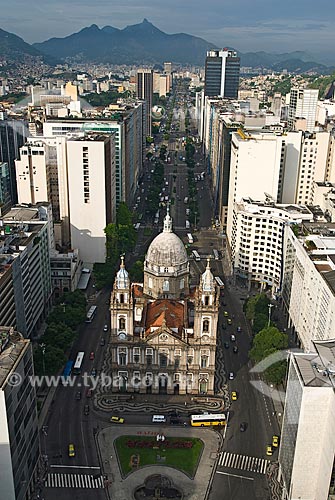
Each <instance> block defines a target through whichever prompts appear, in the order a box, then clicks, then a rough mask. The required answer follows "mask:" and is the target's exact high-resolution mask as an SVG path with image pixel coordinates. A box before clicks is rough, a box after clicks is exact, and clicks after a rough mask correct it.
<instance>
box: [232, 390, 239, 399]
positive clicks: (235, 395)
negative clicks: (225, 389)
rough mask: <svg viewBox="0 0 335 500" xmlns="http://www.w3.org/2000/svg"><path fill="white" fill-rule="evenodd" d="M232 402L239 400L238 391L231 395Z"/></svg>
mask: <svg viewBox="0 0 335 500" xmlns="http://www.w3.org/2000/svg"><path fill="white" fill-rule="evenodd" d="M231 400H232V401H237V400H238V395H237V392H236V391H232V393H231Z"/></svg>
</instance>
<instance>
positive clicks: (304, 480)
mask: <svg viewBox="0 0 335 500" xmlns="http://www.w3.org/2000/svg"><path fill="white" fill-rule="evenodd" d="M334 346H335V341H334V340H331V341H329V342H316V343H315V344H314V347H313V351H314V353H313V354H312V353H311V354H303V353H295V354H291V357H290V365H289V372H288V379H287V390H286V397H285V410H284V416H283V425H282V433H281V443H280V449H279V464H280V475H281V477H282V478H283V482H284V490H283V495H282V498H283V500H284V499H287V500H296V499H298V498H301V499H304V500H328V499H330V498H333V497H332V496H330V495H331V494H334V491H335V475H334V465H335V462H334V455H335V434H334V429H333V427H334V421H335V393H334V389H335V378H334V377H335V358H334ZM315 351H316V352H315Z"/></svg>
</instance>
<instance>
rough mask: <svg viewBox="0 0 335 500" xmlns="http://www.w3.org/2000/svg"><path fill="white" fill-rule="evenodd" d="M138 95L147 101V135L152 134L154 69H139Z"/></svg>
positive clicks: (137, 76) (137, 77)
mask: <svg viewBox="0 0 335 500" xmlns="http://www.w3.org/2000/svg"><path fill="white" fill-rule="evenodd" d="M136 97H137V98H138V99H141V100H143V101H145V103H146V127H145V129H146V130H145V133H146V135H150V136H151V121H152V120H151V109H152V97H153V71H152V69H139V70H138V71H137V73H136Z"/></svg>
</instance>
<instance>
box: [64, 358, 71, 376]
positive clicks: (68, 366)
mask: <svg viewBox="0 0 335 500" xmlns="http://www.w3.org/2000/svg"><path fill="white" fill-rule="evenodd" d="M72 368H73V361H71V360H70V361H68V362H67V363H66V365H65V368H64V370H63V373H62V377H64V379H67V378H68V377H69V376H70V375H71V372H72Z"/></svg>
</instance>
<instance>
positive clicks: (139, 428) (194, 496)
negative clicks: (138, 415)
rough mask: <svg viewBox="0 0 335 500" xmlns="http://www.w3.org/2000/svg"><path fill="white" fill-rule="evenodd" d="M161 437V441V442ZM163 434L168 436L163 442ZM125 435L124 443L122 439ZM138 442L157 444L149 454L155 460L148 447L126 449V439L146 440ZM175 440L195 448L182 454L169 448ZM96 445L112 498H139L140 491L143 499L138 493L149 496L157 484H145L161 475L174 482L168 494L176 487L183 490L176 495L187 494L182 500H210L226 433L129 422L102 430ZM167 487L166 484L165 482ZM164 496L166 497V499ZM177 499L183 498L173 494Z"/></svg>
mask: <svg viewBox="0 0 335 500" xmlns="http://www.w3.org/2000/svg"><path fill="white" fill-rule="evenodd" d="M158 435H159V436H160V438H159V439H157V436H158ZM162 436H164V437H165V439H164V440H162ZM120 437H122V438H124V440H119V438H120ZM139 438H146V439H148V440H151V441H154V446H152V447H151V451H150V452H151V453H152V455H151V459H150V460H149V458H150V455H148V451H149V449H148V450H147V449H146V448H145V449H144V448H143V445H142V447H141V446H137V447H133V448H129V449H128V450H126V448H125V440H127V441H128V440H131V441H141V439H139ZM175 438H177V441H176V442H179V443H184V446H185V443H186V442H188V443H189V442H191V443H192V447H191V448H181V449H180V448H179V449H177V450H176V449H174V448H172V449H170V448H168V445H166V441H169V440H172V442H174V441H175ZM96 442H97V446H98V453H99V457H100V464H101V471H102V473H103V474H104V475H105V476H106V478H107V481H106V484H107V485H108V486H107V488H108V495H109V498H112V499H113V500H131V499H133V500H134V499H135V498H136V497H135V492H136V494H137V498H141V496H139V497H138V495H141V494H142V493H143V492H145V493H149V492H148V491H147V489H151V490H152V483H151V482H150V483H149V484H148V483H147V484H146V480H147V479H148V478H149V477H150V476H155V475H158V476H161V477H163V476H164V477H165V478H167V479H168V480H169V481H170V482H171V483H170V486H169V487H167V489H166V488H164V494H165V493H166V495H169V494H170V493H171V491H170V489H169V488H170V487H171V488H172V489H176V490H178V491H177V494H179V493H180V494H181V495H182V496H181V497H180V498H183V499H185V500H186V499H187V500H200V499H203V498H206V495H207V493H208V490H209V488H210V483H211V481H212V479H213V473H214V472H215V467H216V463H217V460H218V458H219V451H220V448H221V445H222V435H221V434H220V432H216V431H214V429H213V428H211V429H209V428H200V427H184V426H169V425H163V426H162V425H160V426H154V425H152V424H148V425H136V426H134V425H127V424H126V423H125V424H123V425H110V426H108V427H104V428H102V429H99V431H98V432H97V433H96ZM116 442H117V443H118V444H117V446H116ZM151 445H152V443H151ZM178 446H182V445H178ZM187 446H190V445H189V444H188V445H187ZM154 447H155V449H153V448H154ZM120 450H121V451H120ZM163 450H165V451H163ZM166 450H169V452H167V451H166ZM177 451H178V452H179V451H180V452H183V453H185V455H180V454H179V453H178V455H177ZM178 457H179V458H178ZM123 464H125V465H123ZM191 464H193V465H191ZM164 485H165V486H166V483H165V482H164ZM143 488H144V490H143ZM157 489H158V486H157V487H156V488H155V487H154V488H153V491H154V492H155V494H156V493H157ZM162 491H163V490H162ZM142 497H143V496H142ZM156 497H157V495H156ZM144 498H147V497H144ZM149 498H150V497H149ZM158 498H159V497H158ZM162 498H163V499H164V496H163V497H162ZM170 498H171V497H170ZM172 498H179V497H178V496H175V497H174V496H172Z"/></svg>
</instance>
